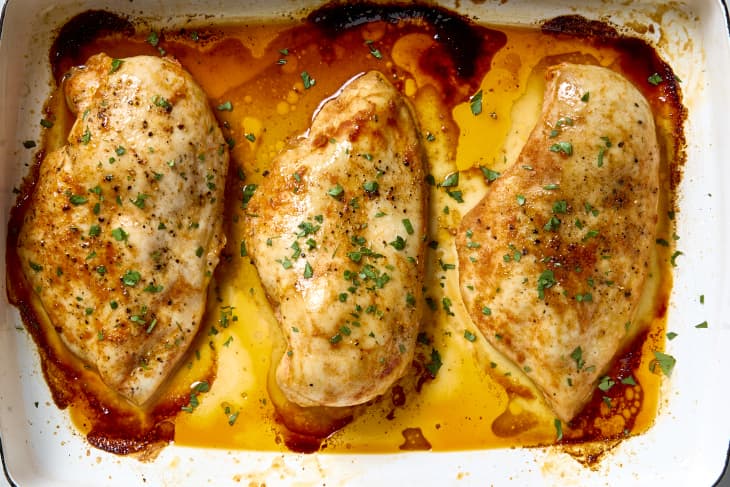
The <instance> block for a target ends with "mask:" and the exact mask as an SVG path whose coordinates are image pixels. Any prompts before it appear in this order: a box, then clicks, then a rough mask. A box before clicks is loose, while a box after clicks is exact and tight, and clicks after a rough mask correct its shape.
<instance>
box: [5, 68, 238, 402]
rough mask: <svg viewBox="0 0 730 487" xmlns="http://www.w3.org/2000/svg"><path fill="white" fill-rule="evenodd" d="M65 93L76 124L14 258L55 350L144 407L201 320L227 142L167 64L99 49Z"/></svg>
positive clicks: (37, 193) (41, 185)
mask: <svg viewBox="0 0 730 487" xmlns="http://www.w3.org/2000/svg"><path fill="white" fill-rule="evenodd" d="M65 93H66V98H67V101H68V105H69V107H70V108H71V110H72V112H74V113H75V115H76V116H77V118H76V121H75V123H74V125H73V128H72V130H71V132H70V134H69V136H68V143H67V145H65V146H64V147H62V148H60V149H59V150H57V151H55V152H53V153H51V154H49V155H48V156H47V157H46V158H45V159H44V160H43V162H42V163H41V166H40V174H39V177H38V183H37V186H36V188H35V190H34V192H33V195H32V199H31V202H30V205H29V208H28V211H27V213H26V215H25V220H24V222H23V227H22V230H21V232H20V235H19V238H18V254H19V256H20V259H21V263H22V268H23V271H24V274H25V276H26V277H27V280H28V281H29V284H30V285H31V287H32V289H33V290H35V292H36V293H37V294H38V296H39V298H40V301H41V303H42V305H43V308H44V310H45V312H46V313H47V314H48V316H49V318H50V320H51V322H52V323H53V325H54V326H55V328H56V330H57V331H58V333H59V334H60V337H61V338H62V340H63V342H64V343H65V344H66V345H67V346H68V348H69V349H70V350H71V351H73V352H74V353H75V354H76V355H77V356H79V357H80V358H81V359H83V360H84V361H86V362H87V363H88V364H89V365H91V366H93V367H95V368H96V369H97V370H98V372H99V375H100V377H101V379H102V380H103V381H104V382H105V383H106V384H107V385H108V386H109V387H110V388H112V389H114V390H116V391H118V392H119V393H120V394H122V395H123V396H125V397H127V398H128V399H129V400H131V401H132V402H134V403H137V404H142V403H144V402H146V401H147V400H148V399H149V398H150V397H151V396H152V395H153V394H154V393H155V391H156V390H157V389H158V387H159V386H160V384H161V383H162V382H163V381H164V379H165V378H166V377H167V376H168V375H169V374H170V373H171V372H172V371H173V370H174V369H175V366H176V365H177V363H178V362H179V360H180V358H181V357H182V355H183V354H184V353H185V351H186V350H187V349H188V347H189V345H190V343H191V340H192V339H193V337H194V336H195V334H196V332H197V330H198V328H199V325H200V321H201V318H202V314H203V311H204V308H205V303H206V290H207V286H208V283H209V281H210V278H211V275H212V272H213V270H214V269H215V267H216V265H217V263H218V254H219V251H220V249H221V248H222V247H223V245H224V244H225V236H224V234H223V231H222V225H221V217H222V212H223V190H224V187H225V177H226V173H227V170H228V152H227V147H226V145H225V142H224V140H223V137H222V135H221V132H220V129H219V128H218V125H217V122H216V120H215V118H214V116H213V114H212V111H211V110H210V107H209V105H208V101H207V97H206V96H205V94H204V93H203V91H202V90H201V89H200V88H199V87H198V86H197V84H196V83H195V82H194V81H193V80H192V78H191V77H190V75H189V74H188V73H187V72H185V71H184V70H183V69H182V68H181V67H180V66H179V65H178V64H177V63H176V62H174V61H171V60H169V59H160V58H156V57H147V56H139V57H133V58H128V59H121V60H113V59H112V58H110V57H108V56H106V55H104V54H99V55H96V56H93V57H92V58H90V59H89V60H88V63H87V64H86V66H82V67H79V68H75V69H74V70H73V71H72V73H71V74H70V76H69V77H68V78H67V79H66V80H65Z"/></svg>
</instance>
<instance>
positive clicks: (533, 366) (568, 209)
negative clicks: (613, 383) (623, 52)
mask: <svg viewBox="0 0 730 487" xmlns="http://www.w3.org/2000/svg"><path fill="white" fill-rule="evenodd" d="M546 77H547V86H546V90H545V96H544V102H543V109H542V114H541V119H540V120H539V122H538V124H537V126H536V127H535V129H534V130H533V132H532V133H531V135H530V137H529V139H528V141H527V143H526V144H525V147H524V148H523V149H522V152H521V154H520V155H519V157H518V159H517V161H516V162H515V164H514V165H513V166H511V167H510V168H509V169H508V170H507V171H506V172H505V173H504V174H503V175H502V176H501V177H500V178H499V179H497V180H496V181H495V182H494V183H493V184H492V185H491V189H490V191H489V192H488V194H487V195H486V196H485V197H484V199H483V200H482V201H481V202H480V203H478V204H477V205H476V207H475V208H474V209H473V210H471V211H470V212H469V213H468V214H467V215H466V216H465V217H464V219H463V220H462V223H461V228H460V230H459V234H458V236H457V249H458V253H459V271H460V284H461V293H462V296H463V298H464V302H465V303H466V307H467V309H468V311H469V314H470V315H471V318H472V319H473V320H474V322H475V323H476V324H477V325H478V327H479V329H480V330H481V332H482V333H483V334H484V336H485V337H486V339H487V340H489V342H490V343H491V344H492V345H493V346H494V347H495V348H496V349H497V350H499V351H500V352H502V353H504V354H505V355H506V356H507V357H508V358H510V359H511V360H512V361H514V362H515V363H516V364H518V365H519V367H520V368H521V369H523V370H524V371H525V372H526V373H527V375H528V376H529V377H530V378H531V379H532V380H533V381H534V383H535V385H536V386H537V387H538V388H539V389H540V390H541V391H542V393H543V394H544V396H545V399H546V400H547V402H548V404H549V405H550V406H551V407H552V409H553V410H554V412H555V414H556V415H557V417H558V418H560V419H561V420H563V421H565V422H568V421H570V420H571V419H572V418H573V417H574V416H575V415H576V414H577V413H578V412H579V411H580V410H581V409H582V408H583V406H584V405H585V404H586V402H587V401H588V400H589V399H590V397H591V394H592V392H593V390H594V387H595V384H596V381H597V379H598V378H599V377H601V375H602V374H604V372H605V371H606V369H607V368H608V366H609V365H610V363H611V361H612V359H613V358H614V356H615V355H616V353H617V352H618V351H619V350H620V349H621V347H622V346H624V344H625V339H626V337H627V336H628V335H629V333H628V330H629V329H630V327H631V326H632V321H633V320H634V316H635V313H636V310H637V306H638V302H639V299H640V297H641V294H642V289H643V287H644V285H645V281H646V278H647V274H648V272H649V269H650V258H651V254H652V246H653V245H654V242H655V231H656V223H657V205H658V195H659V180H658V178H659V171H658V165H659V154H660V153H659V147H658V145H657V138H656V133H655V128H654V120H653V117H652V112H651V110H650V107H649V105H648V103H647V101H646V99H645V98H644V97H643V96H642V95H641V93H640V92H639V91H638V90H637V89H636V88H635V87H634V86H633V85H632V84H631V83H630V82H629V81H628V80H627V79H625V78H624V77H622V76H621V75H619V74H617V73H615V72H613V71H611V70H609V69H606V68H602V67H597V66H588V65H574V64H560V65H557V66H554V67H551V68H550V69H548V70H547V74H546Z"/></svg>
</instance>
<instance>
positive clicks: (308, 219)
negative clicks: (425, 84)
mask: <svg viewBox="0 0 730 487" xmlns="http://www.w3.org/2000/svg"><path fill="white" fill-rule="evenodd" d="M424 164H425V162H424V158H423V154H422V147H421V142H420V139H419V133H418V130H417V126H416V123H415V121H414V116H413V114H412V112H411V109H410V107H409V105H408V103H407V102H406V100H405V99H404V98H403V97H402V96H401V95H400V93H399V92H398V91H397V90H396V89H395V88H394V87H393V86H392V85H391V84H390V83H389V82H388V81H387V80H386V79H385V77H384V76H383V75H382V74H380V73H377V72H370V73H367V74H365V75H362V76H360V77H358V78H356V79H354V80H352V81H351V82H350V83H349V84H347V85H345V86H344V87H343V88H342V89H341V91H340V92H339V93H338V94H336V96H334V98H333V99H331V100H329V101H327V102H326V103H325V104H324V106H323V107H322V109H321V111H319V113H317V114H316V116H315V118H314V121H313V123H312V127H311V129H310V130H309V132H308V134H307V135H306V137H304V138H303V139H301V140H300V141H299V142H298V144H297V145H296V146H295V147H294V148H292V149H291V150H288V151H286V152H283V153H282V154H281V155H280V156H279V157H278V159H276V160H275V162H274V164H273V167H272V169H271V174H270V175H269V176H268V177H267V178H266V179H265V180H264V182H263V184H261V185H260V186H259V187H258V189H257V190H256V192H255V193H254V195H253V196H252V197H251V198H250V201H249V202H248V207H247V214H248V216H247V223H248V225H249V228H250V233H249V234H248V235H247V236H246V244H247V247H248V251H249V254H250V255H251V257H252V259H253V261H254V263H255V265H256V268H257V270H258V273H259V276H260V277H261V281H262V283H263V286H264V289H265V290H266V292H267V294H268V297H269V299H270V301H271V303H272V305H273V307H274V309H275V311H276V315H277V319H278V321H279V323H280V325H281V329H282V331H283V333H284V336H285V338H286V342H287V349H286V352H285V353H284V355H283V357H282V358H281V361H280V362H279V363H278V366H277V370H276V379H277V383H278V385H279V386H280V388H281V389H282V391H283V392H284V394H285V395H286V397H287V398H288V399H289V400H290V401H292V402H294V403H296V404H299V405H301V406H305V407H306V406H334V407H342V406H350V405H356V404H360V403H363V402H366V401H368V400H370V399H372V398H374V397H376V396H378V395H380V394H382V393H383V392H385V391H386V390H387V389H388V388H389V387H390V386H391V385H392V384H393V383H394V382H395V381H396V380H397V379H398V378H400V377H401V376H402V375H403V373H404V372H405V370H406V368H407V367H408V366H409V364H410V363H411V360H412V357H413V352H414V348H415V341H416V335H417V332H418V328H419V322H420V319H421V313H422V311H421V309H422V301H423V300H422V291H421V286H422V283H423V269H424V235H425V232H426V200H427V197H426V193H425V188H424Z"/></svg>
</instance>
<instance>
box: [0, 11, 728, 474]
mask: <svg viewBox="0 0 730 487" xmlns="http://www.w3.org/2000/svg"><path fill="white" fill-rule="evenodd" d="M442 3H443V4H444V5H445V6H447V7H449V8H455V9H457V10H459V11H460V12H462V13H465V14H468V15H472V16H475V17H477V18H478V19H479V20H480V21H483V22H487V23H492V24H505V23H509V24H525V25H530V24H534V23H535V22H539V21H540V20H543V19H546V18H550V17H554V16H556V15H561V14H573V13H580V14H582V15H585V16H586V17H589V18H595V19H602V20H609V21H611V22H613V23H615V24H618V25H634V26H636V25H652V26H653V27H654V28H653V29H649V30H647V31H646V33H645V35H646V36H647V38H648V40H650V41H651V42H653V43H655V44H656V45H657V46H658V47H659V51H660V53H661V55H662V56H663V57H664V59H665V60H667V61H668V62H669V63H670V65H671V66H672V67H673V68H674V70H675V72H676V73H677V74H678V76H679V77H680V78H681V79H682V81H683V83H682V88H683V92H684V103H685V105H686V106H687V108H688V119H687V124H686V137H687V141H688V147H687V152H688V157H687V164H686V168H685V175H684V179H683V182H682V186H681V191H680V198H679V206H680V212H679V214H678V219H679V224H678V233H679V236H680V241H679V245H678V249H679V250H681V251H682V252H683V254H682V255H681V256H680V257H679V258H678V260H677V261H678V264H679V267H678V268H677V269H676V272H675V284H674V290H673V294H672V297H671V301H670V310H669V318H668V330H671V331H674V332H676V333H678V334H679V337H678V338H677V339H676V340H673V341H672V342H669V343H668V351H669V353H671V354H672V355H674V356H675V357H676V358H677V366H676V368H675V370H674V373H673V375H672V378H671V380H666V381H665V383H664V385H663V388H662V397H661V401H660V402H661V404H660V412H659V415H658V417H657V420H656V424H655V425H654V426H653V427H652V428H651V429H650V431H649V432H648V433H646V434H644V435H640V436H638V437H632V438H629V439H627V440H626V441H624V442H622V443H621V444H620V445H619V446H618V447H617V448H615V449H614V450H613V451H612V452H610V453H609V454H608V455H607V456H606V457H605V458H604V459H603V460H602V461H601V462H600V463H599V464H598V465H597V467H596V468H595V470H591V469H587V468H585V467H583V466H582V465H581V464H579V463H578V462H576V461H575V460H573V459H572V458H571V457H570V456H568V455H567V454H565V453H562V452H561V451H560V449H557V448H544V449H539V448H531V449H508V450H487V451H462V452H453V453H428V452H419V453H407V454H396V455H327V454H313V455H298V454H277V453H264V452H250V451H223V450H203V449H192V448H182V447H178V446H175V445H171V446H169V447H167V448H166V449H164V450H163V452H162V453H161V454H160V456H159V457H158V458H157V459H156V460H155V461H154V462H152V463H140V462H138V461H136V460H133V459H130V458H122V457H117V456H113V455H110V454H106V453H104V452H102V451H98V450H95V449H93V448H92V447H90V446H89V445H88V444H87V443H86V442H85V440H84V438H83V436H81V435H79V434H77V433H76V432H75V430H74V428H73V427H72V426H71V424H70V421H69V420H68V418H67V416H66V414H65V413H64V412H63V411H59V410H58V409H57V408H56V407H55V405H54V404H53V402H52V400H51V398H50V395H49V392H48V388H47V386H46V384H45V382H44V380H43V376H42V373H41V372H40V366H39V364H38V359H37V355H36V352H35V346H34V344H33V343H32V340H31V339H30V337H29V336H28V334H27V333H26V332H24V331H22V324H21V323H20V320H19V317H18V313H17V311H16V309H15V308H13V307H11V306H10V305H8V303H7V298H6V290H5V280H4V278H3V279H0V295H1V296H0V436H1V438H2V451H3V462H4V466H5V469H6V475H7V476H8V477H9V479H10V480H11V481H12V482H15V483H16V484H17V485H21V486H40V485H53V486H61V485H74V486H99V485H109V486H116V485H119V486H125V487H126V486H130V485H143V484H144V485H155V486H158V485H159V486H167V485H169V486H177V485H227V484H235V483H239V482H240V483H242V484H249V483H251V482H256V483H259V482H261V483H266V484H267V485H276V484H292V483H295V484H298V485H321V484H325V483H326V484H327V485H365V484H373V483H374V484H376V485H378V484H380V485H391V484H396V483H403V484H409V485H450V484H458V485H503V484H515V485H535V484H558V483H559V484H563V485H632V484H645V485H656V484H659V483H661V484H663V485H711V484H712V483H713V482H715V481H716V480H717V478H718V477H719V475H720V474H721V472H722V469H723V466H724V464H725V458H726V452H727V449H728V441H729V440H730V415H728V413H727V410H728V406H727V404H728V403H729V402H730V391H729V389H728V387H727V385H728V380H727V375H726V370H728V367H729V366H730V361H729V360H728V358H727V357H728V351H729V350H730V250H728V248H729V247H730V225H729V224H730V198H729V197H728V195H726V194H724V189H725V188H726V187H727V186H728V185H730V169H728V165H727V154H730V137H728V129H727V127H728V122H727V114H728V113H730V97H729V96H728V95H727V92H726V88H727V86H728V81H727V80H728V79H730V39H729V37H728V24H727V13H726V8H725V6H724V4H723V3H721V2H720V1H719V0H695V1H691V2H688V3H687V4H680V3H672V4H665V2H662V1H656V2H651V1H640V0H636V1H633V2H629V3H628V5H627V4H626V2H623V1H610V0H596V1H584V2H575V1H565V0H553V1H541V2H536V1H527V0H523V1H519V0H510V1H508V2H503V1H500V0H487V1H484V2H478V3H477V2H475V3H471V2H467V1H461V2H460V1H458V0H457V1H456V3H455V5H454V4H453V3H450V2H442ZM305 5H306V2H304V1H303V0H254V1H247V2H241V1H226V0H211V1H207V2H197V1H194V0H180V1H174V2H167V1H162V0H137V1H134V2H116V1H112V0H106V1H94V0H22V1H21V0H7V4H5V2H3V11H2V12H3V17H2V32H1V35H0V100H1V101H2V109H1V110H0V215H2V217H3V218H2V224H0V242H2V244H1V245H2V255H3V256H4V251H5V241H6V232H7V225H6V222H7V215H8V211H9V208H10V207H11V206H12V205H13V203H14V198H15V195H14V194H13V191H12V189H13V187H15V186H16V185H17V184H18V183H19V181H20V179H21V178H22V177H23V175H24V174H25V173H26V170H27V168H28V164H29V163H30V162H31V160H32V151H29V150H27V149H25V148H23V145H22V141H24V140H28V139H34V140H38V138H39V131H40V127H39V125H38V120H39V119H40V118H41V109H42V106H43V102H44V100H45V98H46V96H47V94H48V90H49V83H50V79H51V75H50V70H49V66H48V61H47V60H48V50H49V46H50V43H51V42H52V40H53V33H54V29H56V28H57V27H59V26H60V25H63V23H64V22H65V21H66V20H68V19H69V18H70V17H72V16H73V15H75V14H77V13H79V12H82V11H84V10H87V9H91V8H94V9H109V10H112V11H115V12H119V13H123V14H124V13H126V14H130V15H131V16H133V17H143V18H147V19H149V20H150V22H152V23H153V24H155V23H157V24H160V25H165V24H167V23H175V20H176V19H186V20H187V19H189V18H191V16H192V18H196V17H197V18H203V16H212V17H213V20H215V19H218V18H222V17H227V18H244V17H261V16H276V15H280V14H281V13H284V12H292V11H298V9H300V8H302V7H304V6H305ZM576 5H579V6H576ZM629 32H630V33H631V31H630V30H629ZM634 34H635V35H639V34H636V33H634ZM0 275H2V276H4V275H5V260H4V258H2V259H0ZM700 295H704V296H705V299H704V304H701V303H700V302H699V296H700ZM705 320H707V321H708V323H709V327H708V328H707V329H696V328H695V325H696V324H697V323H700V322H702V321H705ZM1 482H3V479H2V476H0V483H1Z"/></svg>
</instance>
